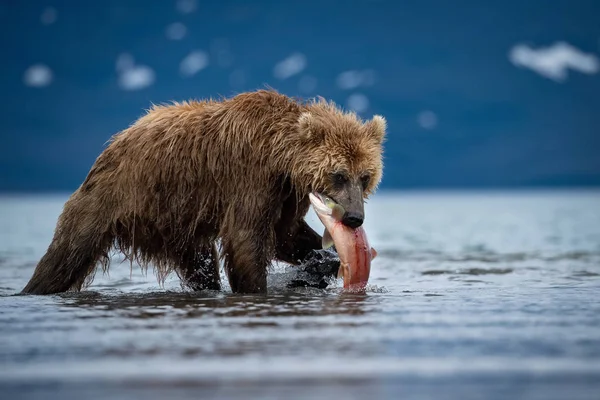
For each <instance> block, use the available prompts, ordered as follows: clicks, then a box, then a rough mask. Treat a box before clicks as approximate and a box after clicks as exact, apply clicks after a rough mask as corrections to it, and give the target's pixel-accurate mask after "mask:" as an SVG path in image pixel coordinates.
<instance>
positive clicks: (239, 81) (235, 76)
mask: <svg viewBox="0 0 600 400" xmlns="http://www.w3.org/2000/svg"><path fill="white" fill-rule="evenodd" d="M229 84H230V85H231V86H232V87H234V88H240V87H242V86H244V85H245V84H246V73H245V72H244V70H243V69H236V70H235V71H233V72H232V73H231V74H230V75H229Z"/></svg>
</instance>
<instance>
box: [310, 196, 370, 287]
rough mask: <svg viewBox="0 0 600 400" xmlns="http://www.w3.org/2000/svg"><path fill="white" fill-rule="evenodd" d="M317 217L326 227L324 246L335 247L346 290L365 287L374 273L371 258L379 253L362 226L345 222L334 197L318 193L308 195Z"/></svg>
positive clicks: (340, 276) (340, 273)
mask: <svg viewBox="0 0 600 400" xmlns="http://www.w3.org/2000/svg"><path fill="white" fill-rule="evenodd" d="M309 198H310V202H311V204H312V205H313V208H314V210H315V212H316V213H317V216H318V217H319V219H320V220H321V222H322V223H323V225H324V226H325V233H324V234H323V248H324V249H326V248H329V247H331V246H335V249H336V251H337V253H338V256H339V258H340V268H339V270H338V278H343V279H344V289H349V290H351V291H360V290H364V289H365V287H366V285H367V282H368V281H369V274H370V273H371V260H373V259H374V258H375V257H376V256H377V252H376V251H375V249H373V248H371V246H370V245H369V241H368V240H367V234H366V232H365V230H364V229H363V227H362V226H360V227H358V228H356V229H352V228H350V227H348V226H346V225H344V224H343V223H342V222H341V221H342V216H343V215H344V208H343V207H342V206H340V205H339V204H337V203H336V202H335V201H333V200H332V199H331V198H329V197H327V196H324V195H322V194H319V193H310V194H309Z"/></svg>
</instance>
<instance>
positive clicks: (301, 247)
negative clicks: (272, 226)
mask: <svg viewBox="0 0 600 400" xmlns="http://www.w3.org/2000/svg"><path fill="white" fill-rule="evenodd" d="M277 228H278V229H277V231H276V243H277V244H276V247H275V249H276V256H277V259H278V260H280V261H284V262H287V263H290V264H293V265H299V264H300V263H301V262H302V261H303V260H304V259H305V258H306V256H308V255H309V254H310V253H311V252H312V251H313V250H318V249H320V248H321V247H322V245H321V240H322V238H321V235H319V234H318V233H317V232H315V231H314V230H313V229H312V228H311V227H310V226H309V225H308V224H307V223H306V221H304V220H303V219H300V220H299V221H296V223H294V224H292V225H291V226H278V227H277Z"/></svg>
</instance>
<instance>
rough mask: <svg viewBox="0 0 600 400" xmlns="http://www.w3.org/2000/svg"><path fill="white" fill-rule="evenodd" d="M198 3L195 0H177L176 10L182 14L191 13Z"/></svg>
mask: <svg viewBox="0 0 600 400" xmlns="http://www.w3.org/2000/svg"><path fill="white" fill-rule="evenodd" d="M197 7H198V3H197V1H196V0H177V5H176V8H177V11H179V12H180V13H182V14H191V13H193V12H194V11H196V8H197Z"/></svg>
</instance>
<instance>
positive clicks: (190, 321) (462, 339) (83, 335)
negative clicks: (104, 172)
mask: <svg viewBox="0 0 600 400" xmlns="http://www.w3.org/2000/svg"><path fill="white" fill-rule="evenodd" d="M66 198H67V196H60V195H56V196H20V197H15V196H12V197H11V196H5V197H3V198H0V371H1V373H0V393H2V397H3V398H7V399H8V398H10V399H12V398H40V399H50V398H61V399H69V398H78V399H80V398H85V399H93V398H111V399H121V398H122V399H129V398H142V397H143V398H144V399H159V398H160V399H163V398H176V397H180V398H181V397H183V398H194V399H196V398H242V397H243V398H260V399H271V398H288V399H294V398H328V399H333V398H350V399H355V398H356V399H364V398H382V399H413V398H414V399H417V398H418V399H424V398H425V399H427V398H436V399H437V398H456V399H471V398H473V399H474V398H486V399H505V398H511V399H515V398H527V399H598V398H600V192H597V191H596V192H594V191H578V192H548V191H539V192H510V193H500V192H479V193H478V192H471V193H433V192H432V193H408V194H399V195H397V194H393V193H383V192H381V193H380V194H378V195H377V196H375V197H374V198H373V199H372V200H371V201H370V202H369V203H368V205H367V209H366V212H367V220H366V223H365V229H366V231H367V233H368V235H369V239H370V241H371V244H372V246H373V247H375V248H376V249H377V250H378V252H379V256H378V258H376V259H375V260H374V261H373V265H372V273H371V280H370V286H369V289H368V291H367V293H366V294H364V295H356V294H354V295H352V294H343V293H341V291H340V286H341V285H340V282H339V281H334V282H332V286H330V287H329V288H327V289H324V290H320V289H312V288H304V289H302V288H298V289H286V283H287V282H288V281H289V280H290V279H291V277H293V276H294V275H293V272H292V271H290V267H287V266H285V265H278V266H275V267H274V268H273V273H272V274H271V276H270V277H269V291H270V293H269V294H268V295H266V296H254V295H253V296H244V295H233V294H231V292H230V290H229V288H228V287H227V286H226V287H225V289H224V291H223V292H221V293H189V292H185V291H183V290H182V289H181V287H180V285H179V281H178V280H177V278H176V276H172V277H170V278H169V279H167V282H166V283H165V285H164V287H161V286H159V284H158V283H157V280H156V279H155V277H154V275H153V274H152V271H149V273H148V274H147V275H145V274H143V273H142V272H141V271H140V269H139V268H137V267H136V266H135V265H133V268H130V265H129V264H128V263H122V264H119V261H120V257H119V256H118V255H115V257H114V259H115V262H114V263H113V265H112V267H111V270H110V274H109V275H107V276H102V274H101V272H100V273H98V274H97V275H96V279H95V281H94V283H93V285H92V286H91V287H90V288H89V289H87V291H85V292H82V293H77V294H64V295H58V296H15V294H16V293H18V291H20V290H21V289H22V288H23V286H24V285H25V284H26V282H27V280H28V279H29V277H30V276H31V274H32V272H33V270H34V267H35V264H36V263H37V261H38V260H39V258H40V257H41V256H42V255H43V253H44V251H45V250H46V248H47V246H48V244H49V243H50V239H51V237H52V234H53V230H54V226H55V223H56V219H57V217H58V215H59V213H60V211H61V208H62V206H63V203H64V201H65V200H66ZM308 220H309V222H310V224H311V225H312V226H313V227H314V228H316V229H318V230H319V231H322V225H321V224H320V222H319V221H318V220H317V218H316V216H315V215H314V214H313V213H312V211H311V213H310V214H309V218H308ZM225 282H226V280H225Z"/></svg>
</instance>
